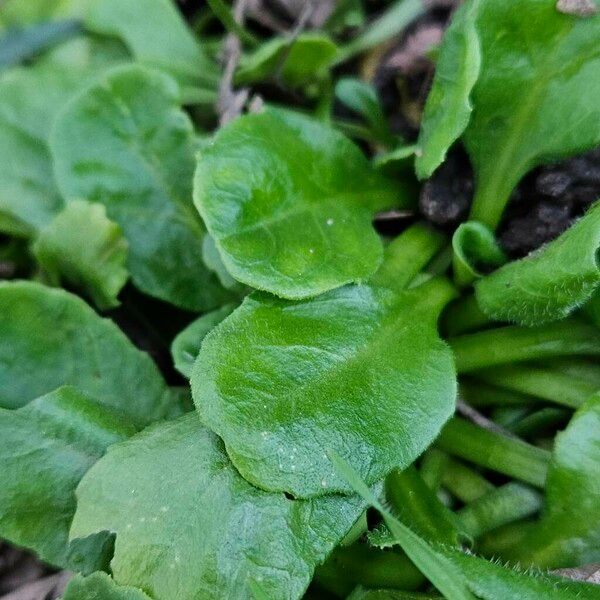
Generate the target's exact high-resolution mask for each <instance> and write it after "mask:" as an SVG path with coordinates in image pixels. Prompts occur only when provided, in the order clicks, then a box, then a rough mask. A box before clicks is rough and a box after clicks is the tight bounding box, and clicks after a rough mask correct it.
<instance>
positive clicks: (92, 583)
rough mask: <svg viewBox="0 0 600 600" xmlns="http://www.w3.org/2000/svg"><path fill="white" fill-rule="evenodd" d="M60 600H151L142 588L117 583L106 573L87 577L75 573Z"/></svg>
mask: <svg viewBox="0 0 600 600" xmlns="http://www.w3.org/2000/svg"><path fill="white" fill-rule="evenodd" d="M62 600H151V599H150V597H149V596H146V594H144V592H142V590H139V589H137V588H132V587H129V586H120V585H117V584H116V583H115V582H114V580H113V579H112V578H111V577H110V576H109V575H107V574H106V573H92V574H91V575H90V576H89V577H82V576H81V575H75V577H73V579H71V581H70V582H69V585H68V586H67V589H66V590H65V593H64V594H63V596H62Z"/></svg>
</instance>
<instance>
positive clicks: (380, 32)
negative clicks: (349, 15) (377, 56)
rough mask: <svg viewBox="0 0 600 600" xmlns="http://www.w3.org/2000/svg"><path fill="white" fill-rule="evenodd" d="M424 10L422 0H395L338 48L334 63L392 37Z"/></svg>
mask: <svg viewBox="0 0 600 600" xmlns="http://www.w3.org/2000/svg"><path fill="white" fill-rule="evenodd" d="M424 12H425V4H424V2H423V0H396V2H394V3H393V4H392V5H391V6H390V8H388V9H387V11H386V12H384V13H383V14H382V15H381V16H380V17H379V18H378V19H377V20H375V21H373V23H371V24H370V25H368V26H367V27H366V29H365V30H364V31H363V32H362V33H360V34H359V35H358V36H357V37H356V38H354V39H353V40H352V41H351V42H349V43H348V44H347V45H346V46H344V47H342V48H341V49H340V52H339V54H338V57H337V58H336V61H335V62H336V64H340V63H342V62H345V61H347V60H349V59H351V58H353V57H354V56H356V55H357V54H360V53H361V52H364V51H365V50H369V49H370V48H374V47H375V46H379V45H380V44H382V43H383V42H386V41H387V40H389V39H391V38H393V37H394V36H396V35H398V34H399V33H400V32H401V31H402V30H403V29H405V28H406V27H408V25H410V24H411V23H412V22H413V21H415V20H416V19H417V18H418V17H420V16H421V15H422V14H423V13H424Z"/></svg>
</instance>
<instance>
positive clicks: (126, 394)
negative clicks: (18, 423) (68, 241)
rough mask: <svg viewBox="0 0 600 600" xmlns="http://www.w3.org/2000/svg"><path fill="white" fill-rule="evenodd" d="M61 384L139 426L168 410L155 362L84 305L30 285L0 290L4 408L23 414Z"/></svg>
mask: <svg viewBox="0 0 600 600" xmlns="http://www.w3.org/2000/svg"><path fill="white" fill-rule="evenodd" d="M62 385H73V386H75V387H77V388H78V389H79V390H81V392H83V393H84V394H86V395H87V396H89V397H90V398H93V399H94V400H97V401H98V402H101V403H102V404H104V405H106V406H109V407H112V408H113V409H115V410H117V411H119V412H121V413H122V414H124V415H127V417H128V418H130V419H131V420H132V421H133V422H134V423H135V424H136V425H137V426H143V425H146V424H148V423H152V422H153V421H155V420H157V419H160V418H162V417H164V416H165V414H166V413H167V412H168V411H169V403H170V400H169V393H168V389H167V387H166V385H165V382H164V380H163V378H162V376H161V375H160V373H159V371H158V369H157V367H156V365H155V364H154V363H153V362H152V359H151V358H150V357H149V356H148V355H147V354H145V353H143V352H140V351H139V350H137V349H136V348H135V347H134V346H133V344H132V343H131V342H130V341H129V340H128V339H127V338H126V337H125V335H124V334H123V333H122V332H121V331H120V330H119V328H118V327H117V326H116V325H115V324H114V323H112V322H111V321H108V320H107V319H102V318H100V317H99V316H98V315H97V314H96V313H95V312H94V311H93V310H92V309H91V308H90V307H89V306H88V305H87V304H86V303H85V302H84V301H83V300H81V299H80V298H78V297H77V296H74V295H72V294H69V293H67V292H65V291H63V290H53V289H51V288H47V287H45V286H43V285H40V284H37V283H30V282H25V281H23V282H15V283H2V284H0V406H2V407H4V408H18V407H20V406H23V405H25V404H27V403H28V402H30V401H31V400H33V399H34V398H37V397H38V396H42V395H43V394H46V393H48V392H51V391H52V390H55V389H56V388H58V387H60V386H62Z"/></svg>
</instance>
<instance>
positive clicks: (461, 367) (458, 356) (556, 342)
mask: <svg viewBox="0 0 600 600" xmlns="http://www.w3.org/2000/svg"><path fill="white" fill-rule="evenodd" d="M449 343H450V346H451V347H452V350H453V352H454V359H455V361H456V368H457V370H458V372H459V373H468V372H470V371H477V370H479V369H485V368H487V367H493V366H496V365H502V364H506V363H511V362H519V361H526V360H536V359H540V358H545V357H553V356H569V355H578V354H579V355H586V354H589V355H594V356H598V355H600V330H599V329H598V328H597V327H594V326H593V325H589V324H587V323H585V322H583V321H581V320H579V319H565V320H564V321H559V322H558V323H551V324H549V325H543V326H540V327H502V328H499V329H490V330H487V331H480V332H478V333H468V334H465V335H461V336H458V337H455V338H451V339H450V340H449Z"/></svg>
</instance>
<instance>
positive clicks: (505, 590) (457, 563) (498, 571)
mask: <svg viewBox="0 0 600 600" xmlns="http://www.w3.org/2000/svg"><path fill="white" fill-rule="evenodd" d="M439 551H440V552H441V553H443V555H444V557H445V558H446V559H447V560H448V561H449V562H450V563H451V564H452V566H453V568H455V569H460V572H461V573H462V575H463V577H464V578H465V580H466V581H467V583H468V585H469V588H470V589H471V590H472V591H473V592H474V593H475V594H476V595H477V598H481V600H500V599H502V600H504V599H505V598H507V599H508V598H518V599H519V600H541V599H542V598H543V600H582V599H583V598H585V599H586V600H599V599H600V586H597V585H594V584H591V583H582V582H580V581H572V580H569V579H564V578H562V577H557V576H554V575H550V574H547V573H541V572H539V571H527V572H526V573H525V572H523V571H521V570H519V569H518V568H516V567H504V566H502V565H501V564H499V563H496V562H490V561H487V560H485V559H483V558H479V557H478V556H474V555H472V554H466V553H464V552H461V551H460V550H453V549H452V548H449V547H440V548H439Z"/></svg>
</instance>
